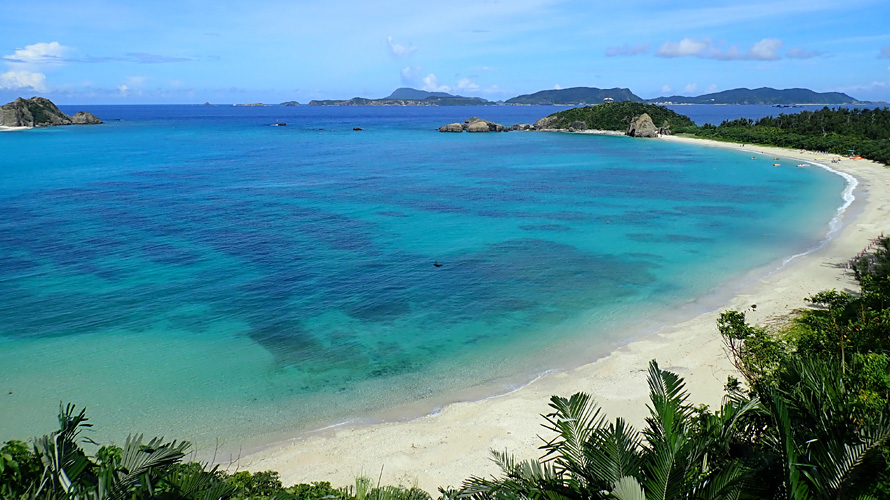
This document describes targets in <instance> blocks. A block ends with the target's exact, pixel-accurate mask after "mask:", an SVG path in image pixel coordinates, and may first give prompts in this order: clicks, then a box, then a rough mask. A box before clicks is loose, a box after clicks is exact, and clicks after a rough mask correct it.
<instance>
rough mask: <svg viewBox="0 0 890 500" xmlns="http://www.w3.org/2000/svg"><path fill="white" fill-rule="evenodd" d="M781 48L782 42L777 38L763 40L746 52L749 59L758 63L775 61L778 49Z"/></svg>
mask: <svg viewBox="0 0 890 500" xmlns="http://www.w3.org/2000/svg"><path fill="white" fill-rule="evenodd" d="M781 48H782V40H779V39H778V38H764V39H763V40H761V41H759V42H757V43H755V44H754V45H753V46H752V47H751V50H749V51H748V55H750V58H751V59H757V60H758V61H775V60H776V59H779V49H781Z"/></svg>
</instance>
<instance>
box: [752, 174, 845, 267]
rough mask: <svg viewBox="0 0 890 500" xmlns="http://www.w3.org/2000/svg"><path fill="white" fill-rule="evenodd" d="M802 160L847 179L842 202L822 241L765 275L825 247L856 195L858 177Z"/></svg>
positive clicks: (841, 223)
mask: <svg viewBox="0 0 890 500" xmlns="http://www.w3.org/2000/svg"><path fill="white" fill-rule="evenodd" d="M803 161H804V162H805V163H808V164H810V165H814V166H817V167H819V168H822V169H825V170H827V171H829V172H831V173H832V174H835V175H839V176H840V177H842V178H843V179H844V180H845V181H847V186H846V187H845V188H844V191H843V193H841V196H842V197H843V198H844V204H843V205H841V206H840V207H838V209H837V214H836V215H835V216H834V217H833V218H832V219H831V221H829V222H828V232H827V233H825V238H823V239H822V241H820V242H819V244H818V245H816V246H814V247H812V248H809V249H807V250H805V251H803V252H801V253H797V254H794V255H792V256H790V257H788V258H786V259H784V260H782V265H780V266H779V267H778V268H777V269H775V270H773V271H772V272H770V273H769V274H767V277H769V276H772V275H773V274H775V273H776V272H777V271H780V270H782V269H783V268H784V267H785V266H787V265H788V263H790V262H792V261H794V260H795V259H798V258H800V257H803V256H805V255H809V254H811V253H813V252H815V251H817V250H821V249H822V248H825V246H826V245H828V243H829V242H830V241H831V240H832V239H834V237H835V236H837V233H838V231H840V230H841V229H842V228H843V227H844V224H843V219H844V213H845V212H846V211H847V208H849V207H850V205H852V204H853V202H854V201H855V200H856V197H855V196H853V191H854V190H855V189H856V186H858V185H859V179H857V178H856V177H854V176H852V175H850V174H848V173H846V172H841V171H839V170H835V169H833V168H831V167H829V166H828V165H823V164H821V163H816V162H813V161H809V160H803Z"/></svg>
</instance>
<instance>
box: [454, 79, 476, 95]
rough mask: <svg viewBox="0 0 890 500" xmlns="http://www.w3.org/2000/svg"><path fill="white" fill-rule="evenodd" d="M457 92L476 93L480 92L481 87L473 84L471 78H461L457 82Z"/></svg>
mask: <svg viewBox="0 0 890 500" xmlns="http://www.w3.org/2000/svg"><path fill="white" fill-rule="evenodd" d="M457 90H469V91H473V92H475V91H477V90H479V85H478V84H476V83H474V82H472V81H471V80H470V79H469V78H461V79H460V80H458V82H457Z"/></svg>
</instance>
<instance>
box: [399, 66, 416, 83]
mask: <svg viewBox="0 0 890 500" xmlns="http://www.w3.org/2000/svg"><path fill="white" fill-rule="evenodd" d="M399 75H400V76H401V78H402V83H403V84H405V85H415V84H416V83H417V82H418V80H419V79H420V66H405V67H404V68H402V71H400V72H399Z"/></svg>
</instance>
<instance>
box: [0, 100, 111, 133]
mask: <svg viewBox="0 0 890 500" xmlns="http://www.w3.org/2000/svg"><path fill="white" fill-rule="evenodd" d="M99 123H102V120H100V119H99V118H97V117H96V116H95V115H93V114H91V113H87V112H85V111H78V112H77V113H76V114H75V115H74V116H73V117H71V116H68V115H66V114H65V113H63V112H62V111H61V110H59V108H58V107H57V106H56V105H55V104H54V103H53V102H52V101H50V100H49V99H47V98H45V97H32V98H30V99H23V98H21V97H19V98H18V99H16V100H15V101H13V102H10V103H8V104H4V105H3V106H2V107H0V127H52V126H57V125H94V124H99Z"/></svg>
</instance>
